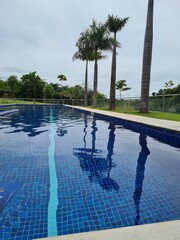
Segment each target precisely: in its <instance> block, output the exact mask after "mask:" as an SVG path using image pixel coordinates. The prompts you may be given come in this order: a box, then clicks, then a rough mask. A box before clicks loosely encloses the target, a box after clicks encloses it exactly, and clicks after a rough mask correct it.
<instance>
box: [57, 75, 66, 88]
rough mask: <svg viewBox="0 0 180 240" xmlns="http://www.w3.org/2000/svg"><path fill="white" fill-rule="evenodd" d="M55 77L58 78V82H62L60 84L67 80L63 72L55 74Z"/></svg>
mask: <svg viewBox="0 0 180 240" xmlns="http://www.w3.org/2000/svg"><path fill="white" fill-rule="evenodd" d="M57 78H58V79H59V81H60V82H62V84H61V85H62V86H63V81H67V78H66V76H65V75H63V74H59V75H58V76H57Z"/></svg>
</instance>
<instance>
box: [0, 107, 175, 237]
mask: <svg viewBox="0 0 180 240" xmlns="http://www.w3.org/2000/svg"><path fill="white" fill-rule="evenodd" d="M16 108H17V106H16ZM51 111H52V112H53V120H54V128H55V132H56V134H55V152H54V159H55V167H56V174H57V180H58V192H57V196H58V206H57V211H56V216H55V218H56V223H57V226H56V227H57V234H58V235H65V234H72V233H79V232H86V231H94V230H102V229H110V228H118V227H125V226H134V225H140V224H149V223H154V222H162V221H170V220H177V219H180V187H179V181H180V177H179V170H180V161H179V159H180V157H179V156H180V154H179V147H180V145H179V144H180V140H179V139H180V136H179V133H177V132H174V131H165V130H164V129H160V128H153V127H150V126H145V125H143V124H136V123H132V122H128V121H124V120H119V119H115V118H110V117H103V116H102V115H99V114H95V115H94V116H91V115H89V114H88V113H86V112H82V111H74V110H73V109H70V108H65V107H60V106H58V107H53V106H45V107H42V106H41V107H40V106H29V107H27V106H20V107H19V113H18V114H14V115H9V116H7V117H0V184H1V183H2V182H8V183H12V182H18V184H19V185H20V188H19V189H18V191H17V192H16V193H15V194H14V195H13V196H12V197H11V199H10V200H9V201H8V202H7V204H6V206H5V207H4V209H3V210H2V211H1V212H0V239H13V240H17V239H36V238H42V237H47V236H48V227H49V226H48V224H49V223H48V205H49V201H50V174H49V165H48V148H49V144H50V139H49V135H50V112H51ZM7 146H8V147H7ZM52 201H53V200H52ZM0 203H1V202H0ZM52 203H53V202H52Z"/></svg>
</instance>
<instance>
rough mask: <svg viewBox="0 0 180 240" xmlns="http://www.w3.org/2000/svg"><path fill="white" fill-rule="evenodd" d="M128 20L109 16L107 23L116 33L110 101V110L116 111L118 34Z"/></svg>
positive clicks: (110, 29) (111, 30)
mask: <svg viewBox="0 0 180 240" xmlns="http://www.w3.org/2000/svg"><path fill="white" fill-rule="evenodd" d="M128 19H129V18H128V17H127V18H118V17H117V16H116V17H114V16H113V15H108V19H107V21H106V26H107V28H108V30H109V31H110V32H113V33H114V38H113V54H112V65H111V83H110V99H109V109H110V110H114V109H115V102H116V95H115V94H116V47H117V39H116V35H117V32H118V31H120V30H121V29H122V28H123V27H124V26H125V25H126V23H127V21H128Z"/></svg>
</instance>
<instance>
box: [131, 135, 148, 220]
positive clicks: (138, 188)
mask: <svg viewBox="0 0 180 240" xmlns="http://www.w3.org/2000/svg"><path fill="white" fill-rule="evenodd" d="M146 137H147V136H146V135H144V134H142V133H140V136H139V144H140V146H141V151H140V153H139V157H138V159H137V168H136V181H135V191H134V195H133V198H134V203H135V207H136V213H137V216H136V218H135V225H138V223H139V219H140V216H139V204H140V198H141V193H142V186H143V180H144V171H145V163H146V160H147V156H148V155H149V154H150V151H149V149H148V147H147V141H146Z"/></svg>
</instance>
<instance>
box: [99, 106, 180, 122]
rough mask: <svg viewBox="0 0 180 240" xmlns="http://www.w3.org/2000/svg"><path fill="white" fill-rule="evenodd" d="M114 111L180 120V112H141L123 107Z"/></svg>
mask: <svg viewBox="0 0 180 240" xmlns="http://www.w3.org/2000/svg"><path fill="white" fill-rule="evenodd" d="M98 109H100V110H107V111H110V110H108V109H107V108H98ZM111 111H112V110H111ZM113 112H119V113H126V114H133V115H137V116H143V117H150V118H158V119H165V120H172V121H177V122H180V114H179V113H167V112H156V111H150V112H148V113H139V112H138V111H137V110H132V109H121V108H116V110H113Z"/></svg>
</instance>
